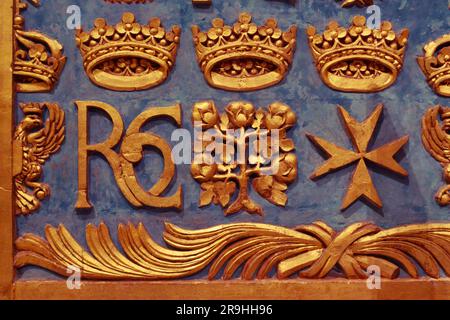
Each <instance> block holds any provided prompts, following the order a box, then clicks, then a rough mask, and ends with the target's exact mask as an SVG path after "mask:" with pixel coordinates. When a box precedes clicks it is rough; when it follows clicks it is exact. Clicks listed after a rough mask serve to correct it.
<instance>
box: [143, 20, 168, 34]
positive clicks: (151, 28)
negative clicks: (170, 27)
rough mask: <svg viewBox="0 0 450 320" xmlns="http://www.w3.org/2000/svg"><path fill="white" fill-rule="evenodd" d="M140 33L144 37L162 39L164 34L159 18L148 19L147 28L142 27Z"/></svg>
mask: <svg viewBox="0 0 450 320" xmlns="http://www.w3.org/2000/svg"><path fill="white" fill-rule="evenodd" d="M142 33H143V34H144V35H145V36H153V37H155V38H156V39H162V38H164V35H165V34H166V32H165V30H164V28H163V27H162V25H161V20H160V19H159V18H152V19H150V21H149V22H148V27H147V26H144V27H143V28H142Z"/></svg>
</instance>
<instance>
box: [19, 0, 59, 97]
mask: <svg viewBox="0 0 450 320" xmlns="http://www.w3.org/2000/svg"><path fill="white" fill-rule="evenodd" d="M30 2H31V3H32V4H34V5H36V6H37V5H39V1H38V0H30ZM26 7H27V5H26V4H25V3H22V2H21V1H20V0H17V2H16V14H15V17H14V35H15V41H16V49H15V55H14V66H13V74H14V79H15V82H16V86H17V91H18V92H46V91H51V90H53V88H54V86H55V85H56V83H57V82H58V80H59V77H60V75H61V72H62V70H63V69H64V65H65V63H66V57H64V56H63V54H62V53H63V47H62V45H61V44H60V43H59V42H58V41H56V40H54V39H52V38H50V37H48V36H46V35H44V34H42V33H40V32H38V31H26V30H25V29H24V26H25V19H24V18H23V16H21V15H20V11H21V10H23V9H25V8H26Z"/></svg>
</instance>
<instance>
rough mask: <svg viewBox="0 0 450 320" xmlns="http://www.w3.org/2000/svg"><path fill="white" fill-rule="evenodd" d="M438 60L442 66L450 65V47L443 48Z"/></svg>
mask: <svg viewBox="0 0 450 320" xmlns="http://www.w3.org/2000/svg"><path fill="white" fill-rule="evenodd" d="M437 58H438V61H439V63H440V64H445V63H450V47H445V48H443V49H442V50H441V51H440V52H439V54H438V57H437Z"/></svg>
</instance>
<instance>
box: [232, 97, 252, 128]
mask: <svg viewBox="0 0 450 320" xmlns="http://www.w3.org/2000/svg"><path fill="white" fill-rule="evenodd" d="M225 111H226V112H227V115H228V119H229V120H230V122H231V123H232V124H233V125H234V127H235V128H245V127H247V126H249V125H251V124H252V122H253V120H254V119H255V108H254V107H253V105H252V104H251V103H248V102H232V103H230V104H229V105H228V106H227V107H226V109H225Z"/></svg>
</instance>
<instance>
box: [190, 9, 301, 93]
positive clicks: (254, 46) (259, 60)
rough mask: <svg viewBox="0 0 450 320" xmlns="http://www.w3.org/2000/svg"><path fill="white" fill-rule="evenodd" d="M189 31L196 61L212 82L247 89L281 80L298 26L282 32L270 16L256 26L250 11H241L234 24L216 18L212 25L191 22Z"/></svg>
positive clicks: (225, 86) (292, 49)
mask: <svg viewBox="0 0 450 320" xmlns="http://www.w3.org/2000/svg"><path fill="white" fill-rule="evenodd" d="M192 34H193V37H194V44H195V47H196V54H197V61H198V63H199V65H200V68H201V70H202V72H203V73H204V75H205V78H206V81H207V82H208V83H209V84H210V85H211V86H213V87H216V88H221V89H225V90H231V91H250V90H257V89H262V88H266V87H269V86H271V85H274V84H276V83H278V82H280V81H281V80H283V78H284V76H285V75H286V73H287V71H288V69H289V66H290V65H291V63H292V59H293V56H294V51H295V47H296V37H297V27H296V26H291V27H290V28H289V30H288V31H285V32H283V31H282V30H281V29H279V28H278V26H277V21H276V20H275V19H273V18H271V19H268V20H267V22H266V23H265V25H263V26H257V25H256V24H255V23H252V16H251V15H250V14H248V13H241V14H240V16H239V19H238V21H237V22H236V23H235V24H234V25H233V26H227V25H225V24H224V21H223V20H222V19H220V18H216V19H214V20H213V21H212V28H211V29H209V30H208V31H205V32H202V31H200V28H199V27H198V26H193V27H192Z"/></svg>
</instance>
